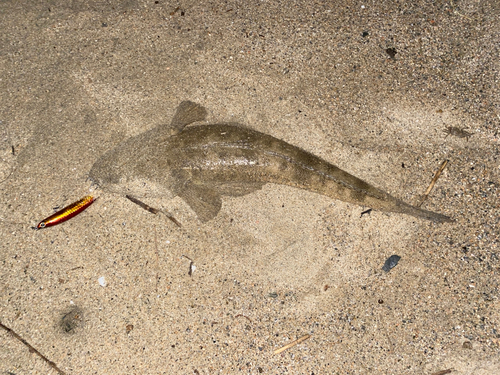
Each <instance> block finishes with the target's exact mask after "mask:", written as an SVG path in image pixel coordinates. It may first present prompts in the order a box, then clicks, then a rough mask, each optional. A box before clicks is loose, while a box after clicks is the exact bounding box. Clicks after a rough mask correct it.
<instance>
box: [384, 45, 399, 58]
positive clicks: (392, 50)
mask: <svg viewBox="0 0 500 375" xmlns="http://www.w3.org/2000/svg"><path fill="white" fill-rule="evenodd" d="M385 53H387V54H388V55H389V57H390V58H391V59H394V58H395V57H396V53H398V52H397V51H396V48H387V49H386V50H385Z"/></svg>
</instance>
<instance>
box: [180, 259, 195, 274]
mask: <svg viewBox="0 0 500 375" xmlns="http://www.w3.org/2000/svg"><path fill="white" fill-rule="evenodd" d="M182 256H183V257H184V258H186V259H187V260H189V262H190V263H189V271H188V275H189V276H191V277H192V276H193V272H194V271H195V270H196V266H195V265H194V262H193V260H192V259H191V258H189V257H187V256H185V255H182Z"/></svg>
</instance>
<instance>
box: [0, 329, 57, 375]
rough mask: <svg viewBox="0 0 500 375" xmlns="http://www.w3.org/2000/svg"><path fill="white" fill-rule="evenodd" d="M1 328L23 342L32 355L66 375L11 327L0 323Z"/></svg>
mask: <svg viewBox="0 0 500 375" xmlns="http://www.w3.org/2000/svg"><path fill="white" fill-rule="evenodd" d="M0 327H2V328H3V329H5V330H6V331H7V332H9V333H10V334H11V335H12V336H14V337H15V338H16V339H18V340H19V341H21V342H22V343H23V344H24V345H26V346H27V347H28V349H29V351H30V352H31V353H35V354H37V355H38V356H39V357H40V358H42V359H43V360H44V361H45V362H47V363H48V365H49V366H50V367H52V368H53V369H54V370H56V371H57V372H58V373H59V374H61V375H66V374H65V372H64V371H62V370H61V369H60V368H59V367H57V366H56V364H55V363H54V362H52V361H50V360H49V359H48V358H47V357H45V356H44V355H43V354H42V353H40V352H39V351H38V350H36V349H35V348H34V347H32V346H31V345H30V344H29V343H28V341H26V340H25V339H23V338H22V337H21V336H19V335H18V334H17V333H15V332H14V331H13V330H11V329H10V328H9V327H7V326H5V325H3V324H2V323H0Z"/></svg>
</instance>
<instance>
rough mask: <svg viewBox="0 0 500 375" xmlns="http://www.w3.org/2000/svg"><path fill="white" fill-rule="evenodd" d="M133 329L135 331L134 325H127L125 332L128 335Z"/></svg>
mask: <svg viewBox="0 0 500 375" xmlns="http://www.w3.org/2000/svg"><path fill="white" fill-rule="evenodd" d="M133 329H134V325H133V324H127V325H126V327H125V331H126V332H127V333H130V332H131V331H132V330H133Z"/></svg>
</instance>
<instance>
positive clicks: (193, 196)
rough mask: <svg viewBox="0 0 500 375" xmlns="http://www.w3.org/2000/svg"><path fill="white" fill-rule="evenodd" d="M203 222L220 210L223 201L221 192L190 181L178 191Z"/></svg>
mask: <svg viewBox="0 0 500 375" xmlns="http://www.w3.org/2000/svg"><path fill="white" fill-rule="evenodd" d="M178 195H179V197H181V198H182V199H183V200H184V201H185V202H186V203H187V204H188V205H189V207H191V209H192V210H193V211H194V212H195V213H196V215H197V216H198V218H199V219H200V220H201V221H202V222H207V221H209V220H211V219H213V218H214V217H216V216H217V214H218V213H219V211H220V208H221V206H222V201H221V197H220V194H219V193H218V192H217V191H215V190H214V189H210V188H208V187H206V186H202V185H195V184H192V183H188V184H186V185H184V186H183V187H182V189H181V190H180V191H179V193H178Z"/></svg>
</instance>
